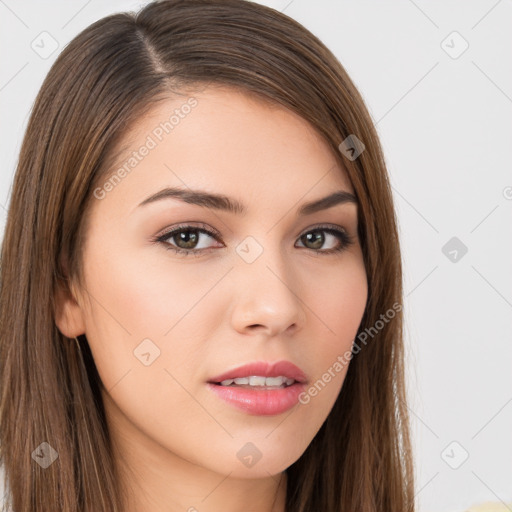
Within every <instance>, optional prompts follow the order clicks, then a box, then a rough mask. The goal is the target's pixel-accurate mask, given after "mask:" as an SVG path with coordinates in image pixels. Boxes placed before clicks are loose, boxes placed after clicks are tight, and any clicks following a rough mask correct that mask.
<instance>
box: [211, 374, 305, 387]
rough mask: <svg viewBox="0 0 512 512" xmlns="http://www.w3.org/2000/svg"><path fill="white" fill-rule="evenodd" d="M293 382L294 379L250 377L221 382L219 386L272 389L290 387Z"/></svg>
mask: <svg viewBox="0 0 512 512" xmlns="http://www.w3.org/2000/svg"><path fill="white" fill-rule="evenodd" d="M294 382H295V380H294V379H287V378H286V377H282V376H279V377H261V376H259V375H251V376H250V377H237V378H236V379H226V380H223V381H222V382H221V383H220V385H221V386H231V385H232V384H233V383H235V384H237V385H249V386H260V387H263V386H265V387H267V386H268V387H273V386H282V385H283V384H286V385H287V386H291V385H292V384H293V383H294Z"/></svg>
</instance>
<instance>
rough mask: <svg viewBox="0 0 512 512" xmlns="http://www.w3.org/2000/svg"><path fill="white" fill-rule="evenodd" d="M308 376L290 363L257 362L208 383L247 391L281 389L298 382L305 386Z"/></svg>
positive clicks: (235, 369)
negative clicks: (241, 388)
mask: <svg viewBox="0 0 512 512" xmlns="http://www.w3.org/2000/svg"><path fill="white" fill-rule="evenodd" d="M306 381H307V377H306V374H305V373H304V372H303V371H302V370H301V369H300V368H299V367H298V366H296V365H294V364H293V363H291V362H290V361H278V362H277V363H269V362H267V361H257V362H254V363H248V364H244V365H243V366H239V367H237V368H233V369H232V370H228V371H227V372H224V373H222V374H220V375H217V376H216V377H212V378H211V379H210V380H209V381H208V382H209V383H210V384H217V385H219V386H233V387H235V386H236V387H243V388H247V389H261V388H267V389H281V388H286V387H289V386H292V385H293V384H295V383H296V382H298V383H299V384H305V383H306Z"/></svg>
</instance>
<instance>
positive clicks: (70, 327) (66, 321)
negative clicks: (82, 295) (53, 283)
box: [55, 284, 85, 338]
mask: <svg viewBox="0 0 512 512" xmlns="http://www.w3.org/2000/svg"><path fill="white" fill-rule="evenodd" d="M55 323H56V325H57V327H58V329H59V331H60V332H61V333H62V334H63V335H64V336H67V337H68V338H74V337H75V336H79V335H80V334H84V332H85V322H84V318H83V313H82V309H81V307H80V305H79V304H78V302H77V301H76V299H75V298H74V297H73V295H72V293H71V291H70V290H69V288H68V287H67V286H66V285H63V284H59V285H58V286H57V291H56V293H55Z"/></svg>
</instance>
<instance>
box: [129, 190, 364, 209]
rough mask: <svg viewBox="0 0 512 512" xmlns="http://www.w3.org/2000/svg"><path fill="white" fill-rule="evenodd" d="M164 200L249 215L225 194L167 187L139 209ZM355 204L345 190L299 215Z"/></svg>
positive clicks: (323, 198) (319, 201)
mask: <svg viewBox="0 0 512 512" xmlns="http://www.w3.org/2000/svg"><path fill="white" fill-rule="evenodd" d="M163 199H179V200H180V201H183V202H185V203H189V204H194V205H197V206H201V207H205V208H214V209H216V210H224V211H227V212H230V213H233V214H236V215H244V214H246V213H247V210H246V208H245V206H244V205H243V204H242V203H240V202H239V201H237V200H236V199H232V198H229V197H228V196H225V195H223V194H213V193H210V192H205V191H202V190H192V189H181V188H174V187H166V188H164V189H162V190H160V191H158V192H156V193H155V194H152V195H151V196H149V197H147V198H146V199H144V201H142V203H140V204H139V206H138V207H141V206H144V205H147V204H150V203H154V202H156V201H161V200H163ZM346 203H353V204H357V199H356V197H355V196H354V195H353V194H351V193H350V192H347V191H345V190H338V191H336V192H333V193H332V194H330V195H328V196H326V197H322V198H321V199H316V200H314V201H310V202H308V203H304V204H303V205H302V206H301V207H300V208H299V210H298V211H297V215H300V216H303V215H311V214H312V213H316V212H318V211H321V210H327V209H328V208H332V207H333V206H336V205H338V204H346Z"/></svg>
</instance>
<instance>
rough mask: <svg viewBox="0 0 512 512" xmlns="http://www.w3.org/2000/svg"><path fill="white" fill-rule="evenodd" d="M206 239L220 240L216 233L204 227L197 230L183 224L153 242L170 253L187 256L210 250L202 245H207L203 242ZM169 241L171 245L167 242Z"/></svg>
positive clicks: (194, 227)
mask: <svg viewBox="0 0 512 512" xmlns="http://www.w3.org/2000/svg"><path fill="white" fill-rule="evenodd" d="M208 237H211V238H214V239H216V240H217V241H218V239H219V238H220V237H219V235H218V234H217V233H216V232H214V231H212V230H210V229H207V228H205V227H201V228H199V227H196V226H192V225H188V224H184V225H180V226H176V227H175V228H173V229H171V230H170V231H167V232H166V233H164V234H162V235H160V236H158V237H157V238H156V240H155V242H159V243H162V244H164V246H165V248H166V249H168V250H170V251H174V252H176V253H178V254H183V255H184V256H188V255H189V254H192V253H202V252H203V251H205V250H208V249H210V248H212V246H210V247H209V246H208V245H206V246H205V245H204V244H205V243H206V244H207V243H208V242H207V240H205V239H207V238H208ZM169 240H171V241H172V242H173V243H171V242H169ZM200 242H203V243H200Z"/></svg>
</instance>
